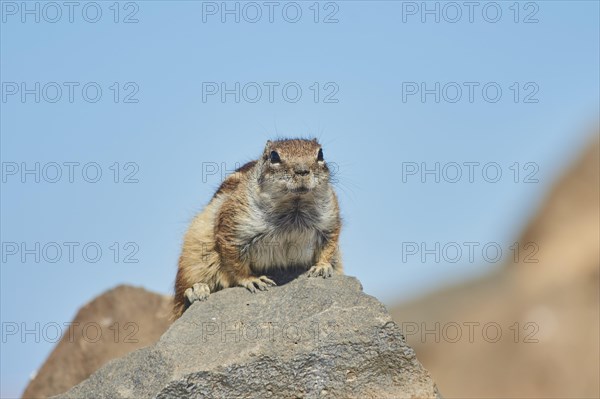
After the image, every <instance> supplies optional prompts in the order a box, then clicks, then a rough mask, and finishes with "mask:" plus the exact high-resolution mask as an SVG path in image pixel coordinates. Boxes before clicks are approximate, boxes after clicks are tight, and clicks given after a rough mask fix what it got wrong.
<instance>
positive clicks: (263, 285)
mask: <svg viewBox="0 0 600 399" xmlns="http://www.w3.org/2000/svg"><path fill="white" fill-rule="evenodd" d="M238 285H239V286H241V287H245V288H246V289H247V290H248V291H250V292H252V293H255V292H256V289H257V288H258V289H259V290H261V291H266V290H268V289H269V287H271V286H274V285H277V284H276V283H275V282H274V281H273V280H271V279H270V278H268V277H267V276H260V277H248V278H245V279H243V280H241V281H240V282H239V283H238Z"/></svg>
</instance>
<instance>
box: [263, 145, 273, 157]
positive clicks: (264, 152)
mask: <svg viewBox="0 0 600 399" xmlns="http://www.w3.org/2000/svg"><path fill="white" fill-rule="evenodd" d="M272 144H273V142H272V141H271V140H267V144H265V150H264V151H263V158H264V159H268V158H269V153H270V152H271V145H272Z"/></svg>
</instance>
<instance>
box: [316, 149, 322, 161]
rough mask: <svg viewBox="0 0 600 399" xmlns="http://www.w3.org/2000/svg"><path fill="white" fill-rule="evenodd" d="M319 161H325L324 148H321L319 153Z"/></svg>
mask: <svg viewBox="0 0 600 399" xmlns="http://www.w3.org/2000/svg"><path fill="white" fill-rule="evenodd" d="M317 161H319V162H323V149H321V148H319V153H318V154H317Z"/></svg>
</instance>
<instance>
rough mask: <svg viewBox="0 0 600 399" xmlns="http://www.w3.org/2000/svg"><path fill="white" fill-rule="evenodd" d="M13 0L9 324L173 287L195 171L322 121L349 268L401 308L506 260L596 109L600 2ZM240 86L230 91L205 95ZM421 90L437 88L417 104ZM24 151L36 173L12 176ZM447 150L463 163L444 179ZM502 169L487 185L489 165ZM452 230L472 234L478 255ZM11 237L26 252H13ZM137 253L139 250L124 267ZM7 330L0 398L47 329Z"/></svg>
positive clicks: (451, 165) (5, 263)
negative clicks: (112, 293)
mask: <svg viewBox="0 0 600 399" xmlns="http://www.w3.org/2000/svg"><path fill="white" fill-rule="evenodd" d="M22 4H23V3H21V2H5V1H3V2H2V4H1V5H2V24H1V39H0V44H1V54H0V56H1V61H0V66H1V81H2V84H3V86H2V102H1V103H0V105H1V106H2V111H1V124H0V127H1V133H2V134H1V136H2V137H1V147H2V148H1V158H2V168H3V169H2V171H3V179H4V180H3V182H2V186H1V187H2V193H1V200H2V204H1V218H2V225H1V233H2V237H1V241H2V245H3V247H2V256H3V259H2V263H1V273H0V275H1V278H2V281H1V300H2V303H1V311H2V314H1V319H2V323H3V324H2V326H3V332H4V333H6V328H9V327H8V326H9V325H10V326H14V325H15V323H16V325H18V326H21V325H24V326H25V327H28V328H34V325H35V323H40V326H41V328H43V327H44V326H47V325H49V324H48V323H59V324H61V325H62V323H65V322H68V321H70V320H71V319H72V317H73V316H74V314H75V312H76V311H77V309H78V308H79V307H81V306H82V305H83V304H84V303H86V302H87V301H89V300H91V299H92V298H94V297H95V296H96V295H98V294H100V293H102V292H103V291H105V290H107V289H109V288H111V287H114V286H115V285H117V284H123V283H125V284H133V285H139V286H144V287H146V288H148V289H150V290H153V291H157V292H161V293H170V292H171V286H172V283H173V280H174V276H175V271H176V264H177V257H178V253H179V250H180V245H181V238H182V235H183V233H184V231H185V229H186V227H187V224H188V222H189V220H190V219H191V217H192V216H193V215H194V213H195V212H197V211H198V210H200V209H201V208H202V206H203V205H204V204H206V203H207V201H208V200H209V199H210V197H211V195H212V193H213V191H214V190H215V188H216V187H217V186H218V185H219V182H220V178H219V176H218V174H217V175H208V176H207V173H204V174H203V170H204V171H205V172H207V171H208V172H212V171H213V168H214V167H215V165H218V167H219V169H222V167H221V165H222V164H224V165H225V167H224V169H228V170H231V169H233V168H234V167H235V165H236V162H237V163H241V162H244V161H247V160H250V159H253V158H254V157H256V156H258V155H259V154H260V152H261V151H262V148H263V145H264V142H265V141H266V140H267V139H268V138H272V137H275V136H303V135H310V136H316V137H318V138H319V139H320V140H321V142H322V144H323V146H324V150H325V157H326V160H328V161H329V162H330V163H332V164H333V163H335V169H336V170H339V172H338V174H337V177H338V178H339V183H338V193H339V196H340V199H341V206H342V213H343V217H344V220H345V226H344V230H343V233H342V242H341V245H342V250H343V253H344V261H345V268H346V272H347V273H348V274H350V275H354V276H357V277H358V278H359V279H360V280H361V281H362V283H363V285H364V288H365V291H366V292H367V293H370V294H372V295H375V296H376V297H378V298H380V299H381V300H383V301H384V302H386V303H393V302H394V301H396V300H401V299H407V298H411V297H414V296H417V295H420V294H423V293H425V292H427V291H429V290H431V289H434V288H436V287H439V286H441V285H444V284H449V283H452V282H456V281H460V280H462V279H465V278H470V277H473V276H476V275H478V274H481V273H485V272H486V271H489V270H491V269H492V268H493V267H495V266H497V264H498V262H496V263H495V262H491V261H485V260H484V259H483V256H482V253H481V248H482V246H483V245H484V244H486V243H497V245H498V246H500V247H501V248H502V249H503V254H504V256H505V257H506V256H512V252H510V249H509V247H510V245H511V243H512V241H513V240H515V238H516V236H517V235H518V233H519V231H520V229H521V228H522V226H523V225H524V224H525V223H526V222H527V218H528V217H530V215H531V212H532V211H533V210H534V209H535V208H536V206H537V204H538V203H539V201H540V199H541V197H542V195H543V193H544V192H545V190H547V189H548V187H549V185H550V184H551V183H552V181H553V179H555V177H556V176H557V174H558V173H559V172H560V170H561V169H562V168H563V167H564V166H565V165H566V164H567V163H568V162H569V161H570V160H572V159H573V157H574V156H575V155H576V153H577V151H578V150H579V149H580V148H581V146H582V145H583V144H584V143H585V141H586V139H587V135H589V132H590V131H591V128H592V127H593V125H594V124H595V123H597V118H598V106H599V94H598V90H599V89H598V87H599V78H598V71H599V61H598V48H599V42H598V40H599V39H598V37H599V31H598V20H599V9H598V2H596V1H579V2H577V1H552V2H550V1H543V2H535V3H530V4H529V5H526V4H525V3H524V2H522V3H520V4H519V7H518V8H519V13H518V15H517V14H516V13H515V8H514V6H513V8H511V6H512V4H513V2H512V1H510V2H499V3H497V4H499V8H500V10H501V12H502V14H501V16H500V17H499V20H498V21H497V22H495V23H492V22H491V21H493V20H494V19H498V17H497V16H496V15H497V14H496V11H497V10H496V8H494V7H491V6H487V8H485V14H482V13H483V12H484V11H483V8H484V6H485V5H486V4H488V3H485V2H482V3H480V5H479V6H478V7H476V8H475V9H474V10H473V14H472V15H470V12H469V11H470V10H469V9H468V8H466V7H463V8H462V9H461V10H457V9H456V8H454V9H453V8H451V7H447V6H446V7H444V5H445V3H439V5H438V7H440V8H439V10H440V15H439V17H440V22H439V23H436V22H435V15H431V14H422V13H421V11H422V10H421V9H415V7H414V6H415V5H416V6H417V7H419V8H420V7H421V2H417V3H411V2H404V3H402V2H393V1H385V2H384V1H379V2H377V1H375V2H366V1H353V2H336V3H331V4H328V5H326V4H324V3H321V5H320V6H319V13H318V15H316V13H315V7H314V5H313V2H312V1H311V2H302V3H297V4H298V5H299V8H300V9H301V12H302V15H301V16H300V19H299V21H298V22H295V23H292V22H291V21H293V20H294V19H296V15H297V14H296V11H297V8H295V7H294V6H293V5H289V4H288V3H278V6H277V7H275V8H274V9H273V10H272V11H273V14H272V19H273V20H272V22H270V21H269V18H270V16H269V11H270V10H269V9H268V8H267V7H266V6H261V10H260V11H261V13H262V14H261V16H260V18H259V17H258V15H257V14H256V12H257V10H256V8H252V7H248V6H246V7H244V3H240V4H239V7H240V8H239V10H240V11H239V12H240V22H239V23H236V22H235V19H234V18H235V15H231V14H226V13H225V14H223V15H222V10H220V9H216V8H215V5H216V7H218V8H220V7H221V2H217V3H211V2H208V3H207V2H205V3H204V4H203V3H202V2H195V1H172V2H166V1H142V2H136V3H128V4H126V3H120V7H119V13H118V15H117V14H116V12H115V10H116V9H115V8H114V6H113V2H112V1H110V2H99V3H98V4H99V5H100V10H101V12H102V14H101V16H100V17H99V20H98V22H96V23H92V22H88V21H93V20H94V19H96V18H97V17H96V15H97V14H96V12H97V10H96V9H95V8H94V7H92V6H89V5H87V6H86V4H88V3H78V6H77V7H76V8H74V9H73V10H71V11H72V18H73V20H72V22H70V21H69V18H70V15H69V11H70V10H69V9H68V8H67V7H66V6H62V8H61V9H60V10H57V9H55V8H51V7H50V8H49V7H44V4H45V3H37V4H38V7H39V18H40V21H39V23H36V22H35V18H36V15H35V14H28V13H24V12H23V10H22V9H20V8H21V7H22ZM27 4H28V7H30V8H31V9H34V7H35V4H36V2H27ZM59 4H62V2H60V3H59ZM228 4H229V7H231V8H233V7H234V6H235V3H234V2H230V3H228ZM258 4H262V2H259V3H258ZM459 4H462V2H459ZM284 6H285V14H283V12H284ZM111 7H112V8H111ZM203 7H204V9H203ZM428 7H430V8H432V9H433V8H434V7H435V3H433V2H430V3H428ZM84 8H85V11H84ZM57 11H60V13H61V14H60V15H59V14H57ZM457 11H460V13H461V15H460V17H459V16H458V14H457ZM203 12H204V14H203ZM221 17H224V18H225V23H223V22H221ZM422 17H423V18H425V22H424V23H423V22H422V21H421V18H422ZM470 17H472V22H470V21H469V19H470ZM115 18H116V20H117V21H118V23H115V22H114V20H115ZM315 18H317V20H318V21H319V22H318V23H315V22H314V20H315ZM515 18H516V19H517V21H518V22H516V23H515ZM22 19H24V20H25V22H23V21H22ZM135 19H137V21H138V22H137V23H123V22H124V20H128V21H133V20H135ZM253 19H258V21H257V22H255V23H252V22H251V21H252V20H253ZM336 19H337V23H324V20H328V21H329V22H333V21H334V20H336ZM455 19H456V22H454V23H452V22H451V21H452V20H455ZM535 19H537V21H538V22H537V23H524V22H525V20H527V21H529V22H532V21H533V20H535ZM52 21H55V22H52ZM36 82H39V84H40V85H39V89H36V86H35V84H36ZM52 82H54V83H52ZM90 82H92V83H90ZM115 82H117V85H116V86H115V85H114V84H115ZM203 82H204V84H203ZM236 82H239V83H240V88H239V92H238V93H239V95H240V101H239V102H236V101H235V94H227V95H226V96H225V102H222V101H221V97H220V94H221V93H220V92H219V93H216V94H212V93H213V92H214V89H215V88H217V89H218V90H219V91H220V90H221V83H225V85H226V87H225V88H226V89H233V90H234V91H235V84H236ZM315 82H317V85H316V86H315ZM436 82H439V91H438V93H437V94H439V96H440V102H439V103H436V102H435V96H436V93H435V88H436ZM515 82H517V85H516V86H515V85H514V83H515ZM421 83H424V84H425V86H424V87H421ZM22 84H24V86H23V85H22ZM57 87H58V88H60V90H61V95H60V96H59V95H58V91H57ZM84 87H85V91H84V90H83V88H84ZM98 87H99V88H100V89H101V90H102V96H101V97H99V98H98V101H97V102H92V101H93V100H94V98H95V97H96V90H97V88H98ZM257 87H259V88H260V89H261V96H260V97H258V95H257V93H258V92H257ZM269 87H272V88H273V98H272V101H270V99H269V94H270V93H269ZM283 87H286V89H285V90H286V91H285V92H283ZM298 87H300V89H301V90H302V95H301V96H300V97H299V98H298V101H297V102H292V100H293V99H294V97H295V96H296V90H297V88H298ZM317 87H318V93H317ZM469 87H472V88H473V98H472V101H470V99H469ZM483 87H486V91H485V93H482V90H483ZM498 87H499V88H500V89H501V90H502V95H501V96H500V97H499V98H498V101H496V102H492V101H493V100H494V97H496V92H495V90H497V88H498ZM69 88H72V90H73V91H72V93H70V92H69V91H70V89H69ZM117 88H118V90H117ZM457 88H459V89H460V90H461V92H462V96H461V97H460V98H458V97H457V93H458V91H457ZM517 88H518V89H517ZM23 89H25V90H29V92H25V94H24V97H22V94H23ZM422 89H425V90H430V91H429V92H428V93H429V94H426V95H425V101H424V102H423V101H421V96H420V94H421V91H422ZM211 90H213V91H211ZM415 90H419V91H418V92H417V93H415ZM431 90H433V92H431ZM27 93H29V94H27ZM69 94H72V95H73V96H72V101H70V100H71V99H70V98H69ZM36 95H39V96H40V101H39V103H36V101H35V96H36ZM286 96H287V97H286ZM115 99H116V100H117V102H115ZM315 99H316V101H315ZM455 99H456V100H457V101H456V102H452V101H454V100H455ZM515 99H516V102H515ZM55 100H56V102H52V101H55ZM132 100H137V102H131V101H132ZM254 100H256V102H252V101H254ZM326 100H327V101H332V100H337V102H326ZM535 100H537V102H532V101H535ZM36 162H39V165H40V166H39V168H40V182H39V183H36V182H35V177H36V176H35V173H34V174H25V175H24V177H23V176H22V175H21V172H22V168H23V166H24V167H25V168H29V169H34V168H35V164H36ZM71 162H74V163H79V164H71ZM436 162H439V163H440V166H439V168H440V169H439V170H440V174H441V176H440V182H439V183H436V182H435V176H434V175H433V174H425V175H423V178H425V180H426V181H425V183H422V182H421V174H420V171H422V167H423V166H424V167H425V168H427V169H434V168H435V164H436ZM471 162H476V163H477V162H478V163H479V165H476V164H470V163H471ZM515 162H516V163H518V164H517V165H515ZM65 163H66V164H65ZM115 163H118V164H117V165H115ZM465 163H467V164H465ZM494 163H495V164H494ZM57 164H58V165H60V172H61V176H60V178H58V177H57V175H56V172H57V169H56V165H57ZM457 164H458V165H459V166H460V167H461V173H462V177H461V178H460V179H459V181H458V182H456V183H452V182H451V181H452V180H453V179H454V178H455V176H456V165H457ZM484 164H488V166H490V165H491V167H488V168H487V169H486V174H485V178H484V176H482V167H483V165H484ZM69 165H71V166H69ZM83 165H87V166H86V173H85V178H86V179H88V180H91V181H92V180H95V173H96V171H97V169H98V168H99V169H100V170H101V172H102V175H101V177H100V178H99V181H98V182H96V183H90V182H87V181H86V180H85V179H84V178H83V177H82V169H83ZM468 165H474V166H473V168H474V175H473V182H470V181H469V176H468V172H469V166H468ZM415 166H416V167H418V168H419V170H418V171H415V169H414V168H415ZM15 168H17V169H15ZM70 168H72V169H70ZM497 169H500V170H501V172H502V176H501V178H500V180H499V181H498V182H496V183H492V182H488V181H486V179H487V180H490V181H491V180H494V176H495V172H496V170H497ZM515 169H518V170H520V173H519V175H518V177H517V180H518V182H517V183H515V181H514V179H515ZM71 170H72V171H73V172H74V175H73V182H70V181H69V172H70V171H71ZM115 170H119V171H120V173H119V174H118V176H116V175H115ZM410 173H416V174H410ZM530 174H531V175H530ZM22 179H25V182H24V183H23V182H22V181H21V180H22ZM115 179H116V180H117V181H118V183H115V182H114V180H115ZM135 179H137V183H135V182H133V183H124V180H128V181H132V180H135ZM526 179H528V181H530V180H534V181H535V180H537V181H538V182H537V183H536V182H530V183H525V182H524V181H525V180H526ZM52 180H58V181H57V182H55V183H51V182H50V181H52ZM72 242H73V243H77V244H69V243H72ZM413 242H415V243H419V245H420V243H422V242H423V243H425V245H426V246H427V248H435V244H436V243H437V242H439V243H440V248H443V247H444V245H446V244H448V243H458V245H459V246H462V250H463V254H462V256H461V257H459V258H458V259H457V261H456V262H450V261H449V260H452V259H454V258H456V253H455V252H452V251H454V250H455V246H452V245H450V246H446V249H447V252H444V253H440V255H441V259H440V262H439V263H437V262H435V259H434V255H427V256H426V258H425V262H423V261H422V260H421V258H420V254H414V255H410V254H409V252H411V251H412V252H414V251H413V250H414V247H411V246H410V245H412V244H406V243H413ZM464 242H477V243H479V246H478V247H476V248H475V252H474V253H475V258H474V260H473V261H470V260H469V258H468V248H467V247H465V246H464V245H463V244H462V243H464ZM11 243H18V244H19V246H20V245H21V243H25V244H26V246H27V248H29V249H31V248H33V249H34V253H33V254H31V253H30V254H29V255H26V256H25V261H23V260H22V258H21V255H22V253H21V248H19V247H14V245H13V244H11ZM36 243H40V251H39V252H37V254H39V255H40V257H41V258H40V261H39V262H36V261H35V255H36V253H35V245H36ZM49 243H50V244H49ZM52 243H56V244H52ZM90 243H91V244H90ZM114 243H117V246H116V247H115V246H113V245H114ZM128 243H129V244H128ZM131 243H133V244H131ZM403 243H405V244H403ZM86 244H87V246H86ZM69 246H71V248H73V251H74V252H73V256H74V259H73V262H71V261H70V259H69V250H68V248H69ZM84 246H86V250H87V252H86V254H85V255H86V256H88V259H92V258H94V257H96V255H95V249H96V248H97V247H100V249H101V250H102V255H101V256H100V257H99V260H98V261H97V262H95V263H92V262H91V260H89V261H87V260H86V259H85V258H84V254H83V253H82V249H83V247H84ZM56 247H60V248H61V249H62V254H61V255H60V256H59V255H58V254H57V252H56ZM117 247H118V248H119V251H118V253H117V251H116V248H117ZM43 248H45V249H43ZM492 249H493V248H492ZM15 251H16V253H15ZM135 251H137V252H136V253H135V254H134V255H132V257H130V259H137V260H138V261H139V262H138V263H126V262H124V260H125V259H126V256H127V255H131V254H132V252H135ZM441 251H442V250H441V249H440V252H441ZM492 252H493V251H492V250H490V253H489V254H488V255H489V256H490V257H493V256H494V254H493V253H492ZM115 257H116V259H115ZM403 257H404V258H405V259H403ZM451 258H452V259H451ZM52 260H56V262H54V263H52V262H50V261H52ZM257 295H260V294H257ZM22 323H24V324H22ZM46 333H47V334H50V333H51V331H49V330H47V331H46ZM4 338H5V339H4V340H3V342H2V350H1V353H2V359H1V366H2V370H1V374H0V376H1V379H2V390H1V395H2V397H13V396H16V395H19V394H20V393H21V391H22V389H23V388H24V386H25V384H26V382H27V379H28V376H29V375H30V373H32V372H33V371H34V370H35V369H36V368H37V367H38V366H40V365H41V363H42V362H43V361H44V359H45V357H46V356H47V355H48V353H49V352H50V351H51V349H52V347H53V344H52V343H51V342H45V340H44V337H41V339H40V342H39V343H38V342H35V335H34V334H30V335H27V336H25V339H24V340H23V342H21V341H22V340H21V338H20V336H19V335H18V334H17V335H9V336H5V337H4Z"/></svg>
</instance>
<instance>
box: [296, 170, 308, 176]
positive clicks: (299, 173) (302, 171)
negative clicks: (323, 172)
mask: <svg viewBox="0 0 600 399" xmlns="http://www.w3.org/2000/svg"><path fill="white" fill-rule="evenodd" d="M294 172H295V173H296V174H297V175H299V176H306V175H307V174H309V173H310V171H309V170H308V169H296V170H295V171H294Z"/></svg>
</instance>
